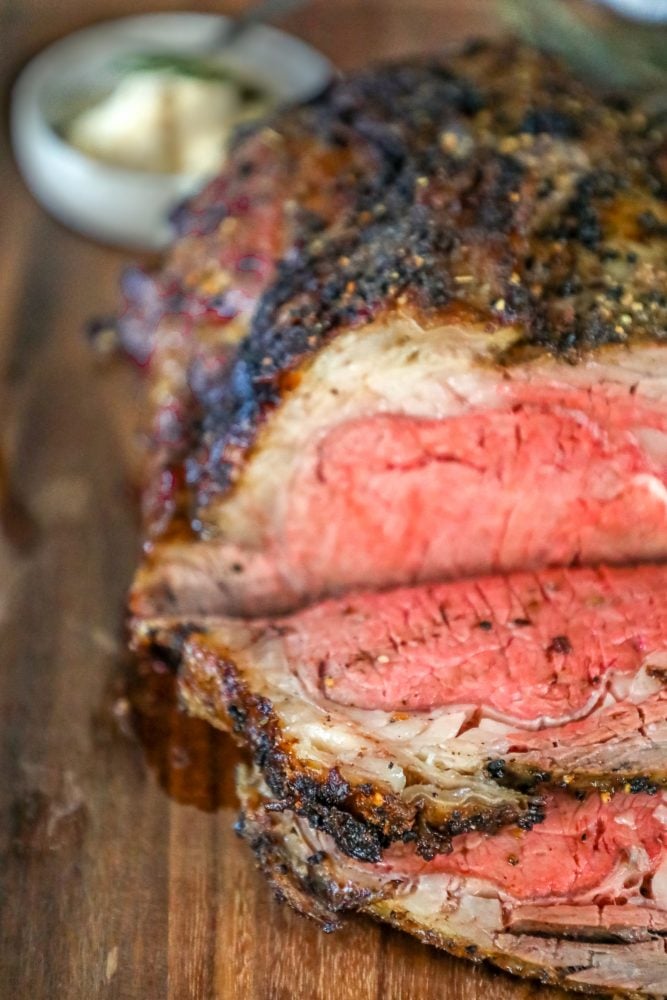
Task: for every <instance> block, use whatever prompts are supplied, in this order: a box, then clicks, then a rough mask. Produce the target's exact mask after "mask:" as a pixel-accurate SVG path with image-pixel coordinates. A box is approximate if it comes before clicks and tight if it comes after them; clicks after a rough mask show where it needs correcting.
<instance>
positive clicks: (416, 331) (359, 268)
mask: <svg viewBox="0 0 667 1000" xmlns="http://www.w3.org/2000/svg"><path fill="white" fill-rule="evenodd" d="M663 143H664V131H663V130H662V126H661V125H660V124H659V123H658V122H655V121H649V119H648V118H647V117H646V116H645V115H639V114H636V113H634V112H633V111H628V110H622V109H620V107H619V106H618V104H617V103H616V104H613V103H611V102H605V101H604V100H602V99H600V98H599V97H596V96H593V95H592V94H591V93H589V92H588V91H587V90H586V88H584V87H583V86H582V85H581V84H580V83H578V82H577V81H576V80H573V78H572V77H571V75H570V74H569V73H567V72H565V71H563V70H562V69H561V68H560V66H559V65H558V64H557V63H555V62H553V61H551V60H550V59H548V58H546V57H544V56H541V55H539V54H536V53H534V52H531V51H528V50H525V49H522V48H517V47H512V46H510V48H507V47H506V46H505V47H503V46H500V47H499V46H486V47H484V46H482V47H478V48H475V49H474V50H471V51H467V52H465V53H463V54H461V55H459V56H454V57H452V58H451V60H449V61H447V62H443V61H439V60H431V61H425V62H422V63H416V64H414V65H402V66H394V67H389V68H386V69H383V70H374V71H371V72H367V73H362V74H359V75H356V76H352V77H350V78H347V79H345V80H341V81H338V82H336V83H334V84H333V85H332V87H331V88H329V90H328V91H327V92H326V93H325V94H324V95H323V96H322V97H321V98H319V99H318V100H316V101H314V102H311V103H310V104H309V105H307V106H305V107H302V108H297V109H292V110H288V111H286V112H282V113H281V114H280V115H278V116H277V117H276V118H275V119H274V120H273V121H272V122H271V123H270V125H269V126H266V127H264V128H262V129H259V130H256V131H255V132H254V133H252V134H250V135H249V136H246V137H245V138H243V139H241V140H240V141H239V142H238V143H237V145H236V148H235V150H234V152H233V155H232V158H231V161H230V167H229V169H228V171H227V173H226V174H225V175H224V176H223V177H222V178H221V179H219V180H218V181H216V182H215V184H214V185H213V186H212V187H211V188H210V189H209V191H208V192H206V193H205V194H204V195H203V196H201V198H200V199H199V200H198V201H196V202H195V203H194V204H193V206H192V207H191V209H190V210H189V212H188V211H186V212H185V213H184V214H183V216H182V219H181V223H182V228H183V230H184V233H185V235H184V236H183V238H182V241H181V242H180V243H177V245H176V247H175V249H174V251H173V252H172V254H171V256H170V258H169V260H168V262H167V264H166V266H165V270H164V272H163V274H161V275H160V276H158V277H157V278H156V279H155V282H154V285H153V286H151V287H152V290H151V287H149V289H148V291H147V290H146V287H145V283H144V284H142V283H141V282H138V285H139V288H140V291H139V292H137V294H136V297H135V298H136V304H135V306H134V307H133V308H132V309H130V310H129V313H128V316H129V317H130V319H131V321H130V319H128V317H127V316H126V323H125V326H126V328H127V331H129V332H127V333H126V335H125V339H126V342H127V343H128V344H129V346H130V348H131V349H132V350H133V351H134V353H135V354H141V344H139V347H137V341H138V340H139V341H141V333H140V332H139V334H137V329H139V331H140V330H141V316H142V315H143V314H145V317H146V321H145V324H144V328H145V331H146V332H145V342H144V353H147V352H148V351H149V350H152V352H153V353H152V363H151V364H150V366H149V368H150V379H151V400H152V402H151V407H152V411H153V416H152V418H151V426H152V428H153V437H154V439H155V442H157V444H154V449H153V460H152V461H151V463H150V477H149V478H150V484H149V486H148V488H147V490H146V502H145V507H146V510H147V522H148V528H149V534H150V536H151V544H150V550H149V552H148V554H147V558H146V561H145V564H144V566H143V567H142V570H141V572H140V575H139V576H138V578H137V583H136V587H135V588H134V593H133V597H132V604H133V610H134V612H135V613H136V614H151V613H159V614H167V613H177V614H180V613H184V614H195V613H201V612H208V613H227V614H230V613H231V614H257V613H274V612H276V611H284V610H287V609H290V608H292V607H293V606H294V605H298V604H301V603H303V602H304V601H307V600H312V599H314V598H317V597H318V596H321V595H325V594H329V593H337V592H340V591H342V590H345V589H347V588H350V587H359V586H374V587H375V586H382V587H386V586H390V585H398V584H403V583H411V582H416V581H420V580H434V579H445V578H451V577H459V576H463V575H472V574H478V573H487V572H505V571H510V570H516V569H528V568H533V567H534V568H541V567H543V566H545V565H568V564H571V563H589V564H591V563H595V562H601V561H605V562H624V561H628V560H635V559H654V558H662V557H664V556H665V555H666V554H667V490H666V483H667V471H666V464H665V455H666V454H667V402H666V399H667V394H666V393H665V373H666V371H667V344H665V343H664V337H665V331H666V317H667V302H666V300H665V298H664V294H663V292H662V288H663V286H664V283H665V276H666V275H665V267H666V263H665V262H666V259H667V255H666V253H665V241H664V231H665V220H666V219H667V215H666V214H665V213H666V210H665V202H664V200H662V195H663V194H664V183H665V178H664V173H663V171H664V162H665V161H664V156H663V152H662V151H663V145H662V144H663ZM160 317H162V318H160ZM156 324H157V334H155V332H154V331H155V328H156Z"/></svg>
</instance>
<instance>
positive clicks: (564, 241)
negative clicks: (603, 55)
mask: <svg viewBox="0 0 667 1000" xmlns="http://www.w3.org/2000/svg"><path fill="white" fill-rule="evenodd" d="M501 70H502V71H501ZM270 126H271V127H270V130H269V131H270V135H271V136H272V137H273V141H274V143H275V145H276V149H277V152H276V154H275V155H276V156H284V155H285V154H284V150H283V151H282V152H281V151H280V150H281V147H282V145H284V144H285V143H286V144H288V145H289V147H290V149H291V150H292V155H294V150H295V149H298V148H299V143H300V144H301V148H302V151H303V152H304V153H305V151H307V150H308V149H310V148H311V147H314V146H316V147H317V148H318V149H321V148H322V146H324V147H330V148H331V150H339V151H341V152H342V154H343V155H344V154H345V153H346V152H349V151H350V150H352V151H353V153H350V154H349V155H348V156H347V158H346V159H345V158H344V161H343V162H344V164H345V168H344V169H341V173H340V176H338V177H334V178H333V179H332V178H331V177H327V178H326V179H323V181H322V191H323V192H324V193H323V195H322V197H321V198H320V205H319V208H318V209H317V210H314V209H312V208H310V209H309V210H307V211H301V212H299V211H298V210H297V211H296V212H295V207H294V204H293V202H292V200H291V199H290V198H289V197H285V191H284V186H283V188H281V196H282V197H283V198H284V199H285V209H284V212H283V223H282V225H283V226H284V227H285V228H286V229H289V238H286V239H285V240H283V256H282V257H281V258H280V259H279V260H278V262H277V267H276V270H275V273H274V276H273V278H272V280H271V281H270V282H269V284H268V287H267V288H266V289H265V290H264V293H263V295H262V296H261V298H260V301H259V304H258V306H257V308H256V310H255V312H254V316H253V318H252V322H251V326H250V331H249V333H248V334H247V336H246V337H245V338H244V339H243V340H242V341H241V343H240V345H239V348H238V351H237V354H236V358H235V361H234V363H233V364H232V365H231V366H226V367H225V369H224V372H222V373H221V372H220V371H218V370H215V366H213V373H212V374H211V376H210V377H207V374H206V373H203V374H202V373H201V372H198V373H197V375H196V378H194V379H193V391H194V395H195V398H196V406H197V411H198V415H197V420H196V426H195V428H194V438H195V439H196V441H197V446H196V447H195V449H194V452H193V453H192V454H191V456H190V457H189V459H188V461H187V466H186V467H187V476H188V481H189V483H190V487H191V488H192V489H193V490H194V493H195V503H194V506H195V507H196V508H198V509H201V508H202V507H203V506H205V505H206V504H207V502H208V501H210V500H211V499H212V498H213V497H215V496H216V495H220V494H222V493H224V492H225V491H226V490H228V489H229V488H230V486H231V485H232V484H233V482H234V481H235V479H236V478H237V477H238V475H239V473H240V469H241V467H242V465H243V462H244V460H245V458H246V456H247V454H248V452H249V449H251V447H252V445H253V443H254V441H255V439H256V436H257V433H258V431H259V428H260V427H261V425H262V423H263V421H264V420H265V419H266V418H267V416H268V414H269V413H270V411H271V410H272V409H273V408H275V407H276V406H278V405H279V404H280V401H281V399H282V398H283V396H284V395H285V393H286V392H288V391H289V389H290V387H291V385H292V384H293V377H294V373H295V372H297V370H298V369H299V367H301V366H304V365H306V364H307V363H308V361H309V359H310V358H312V357H313V356H314V355H315V354H316V353H317V351H318V350H320V349H321V348H322V347H323V346H324V345H325V344H326V343H327V342H328V341H329V340H330V339H331V338H332V337H334V336H336V335H337V334H338V333H340V332H341V331H343V330H346V329H350V328H354V327H359V328H360V327H363V326H364V325H365V324H367V323H368V322H370V321H371V320H372V319H375V318H378V317H381V316H382V315H387V316H390V314H391V312H392V311H393V310H402V311H406V310H407V311H412V312H413V313H416V314H417V315H418V317H419V319H420V321H422V322H425V323H437V322H438V320H442V318H443V316H445V315H452V314H454V315H455V316H462V317H463V321H462V324H461V325H462V329H463V328H464V326H465V321H466V319H467V320H470V319H471V318H475V317H477V318H479V319H482V320H483V321H485V322H487V323H488V324H489V329H490V330H493V329H496V328H500V327H503V326H506V325H510V324H511V325H513V326H516V327H518V328H519V330H520V331H521V335H520V339H519V342H518V344H517V345H515V346H514V347H513V348H512V349H511V351H510V352H509V353H508V354H507V355H505V356H500V357H499V358H498V359H497V360H498V362H499V363H502V364H513V363H515V362H517V361H519V360H523V359H524V358H526V357H527V356H532V354H534V353H535V352H537V353H539V352H549V353H550V354H552V355H554V356H556V357H559V358H561V359H563V360H564V361H565V362H569V363H576V362H577V361H578V360H579V359H581V358H582V357H583V356H585V355H586V354H587V353H589V352H590V351H594V350H597V349H599V348H602V347H604V346H605V345H609V344H626V343H628V342H631V341H635V340H642V339H648V340H662V339H664V338H665V336H666V331H667V295H666V294H665V291H664V288H665V278H667V248H666V244H665V223H666V221H667V204H666V202H665V198H666V191H667V184H666V181H667V138H666V136H667V131H666V126H665V121H664V120H662V121H660V120H658V119H656V118H653V119H651V118H649V117H648V116H647V115H646V114H644V113H643V112H641V111H639V110H637V109H633V108H629V107H628V106H627V102H619V101H614V100H611V99H604V98H602V97H600V96H597V95H594V94H592V93H591V92H590V91H589V90H588V89H587V87H585V86H584V85H583V84H582V83H580V82H579V81H577V80H576V79H573V78H572V77H571V75H570V74H569V72H567V71H566V70H564V69H563V67H562V66H561V65H560V64H559V63H558V62H557V61H555V60H553V59H551V58H549V57H547V56H544V55H541V54H539V53H536V52H534V51H532V50H529V49H526V48H523V47H521V46H519V45H517V44H516V43H509V44H501V45H498V44H488V45H484V44H478V45H475V46H469V47H468V48H467V49H466V50H464V51H463V52H462V53H460V54H458V55H456V56H452V57H451V58H449V59H447V60H444V59H442V60H441V59H435V60H434V59H430V60H426V61H421V62H416V63H411V64H399V65H394V66H388V67H384V68H379V69H375V70H372V71H367V72H363V73H358V74H355V75H352V76H349V77H347V78H343V79H341V80H338V81H336V82H335V83H334V84H333V85H332V86H331V87H330V88H329V89H328V90H327V91H326V92H325V93H324V94H323V95H322V96H321V97H319V98H318V99H316V100H314V101H311V102H310V103H309V104H307V105H305V106H302V107H299V108H296V109H292V110H289V111H286V112H283V113H281V114H280V115H278V116H277V117H276V118H275V119H274V120H273V121H272V122H271V123H270ZM256 140H257V134H256V133H255V134H251V135H250V136H246V137H245V138H243V139H241V140H240V141H239V143H238V144H237V148H236V150H235V152H234V156H233V164H234V165H233V166H232V168H231V169H232V170H235V171H236V176H235V182H236V184H235V187H234V190H235V196H236V198H237V199H238V197H239V194H238V191H239V175H240V173H241V166H240V165H241V164H243V163H244V162H245V161H244V157H243V149H244V144H245V143H253V142H256ZM242 180H243V178H242V177H241V181H242ZM316 181H317V178H313V182H314V183H315V182H316ZM247 183H248V185H249V191H252V186H251V185H252V184H253V183H255V181H254V179H253V177H252V174H251V176H250V177H249V178H248V181H247ZM299 184H300V185H303V177H302V176H301V177H300V178H299ZM241 189H242V184H241ZM299 190H300V188H299ZM265 195H266V192H265ZM323 202H324V204H323ZM334 203H335V204H336V205H337V206H338V210H337V211H332V210H327V206H329V209H330V206H331V205H332V204H334ZM219 239H220V241H221V243H222V241H223V237H222V236H220V237H219ZM205 306H206V301H205V296H204V300H203V305H202V308H204V307H205ZM462 335H464V334H462Z"/></svg>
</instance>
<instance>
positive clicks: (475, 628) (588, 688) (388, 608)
mask: <svg viewBox="0 0 667 1000" xmlns="http://www.w3.org/2000/svg"><path fill="white" fill-rule="evenodd" d="M666 586H667V567H665V566H655V565H646V566H642V567H634V568H633V567H617V568H608V567H607V568H599V569H593V568H580V569H560V570H559V569H553V570H545V571H543V572H541V573H519V574H512V575H508V576H493V577H481V578H479V579H477V580H459V581H456V582H452V583H446V584H440V585H437V586H422V587H414V588H402V589H399V590H395V591H392V592H388V593H365V594H358V595H352V596H348V597H346V598H340V599H336V600H330V601H326V602H324V603H322V604H319V605H316V606H314V607H312V608H310V609H307V610H306V611H303V612H300V613H298V614H296V615H293V616H292V617H290V618H288V619H285V621H286V622H288V623H289V626H290V628H289V632H288V634H287V636H286V638H285V643H286V646H287V653H288V657H289V659H290V661H291V662H293V663H295V664H297V665H298V667H297V669H298V670H299V672H300V673H301V674H302V676H303V677H304V679H305V680H307V681H308V683H309V684H310V685H315V684H316V685H318V686H319V688H320V691H321V695H322V697H323V698H325V699H328V700H329V701H333V702H336V703H337V704H342V705H348V706H355V707H357V708H364V709H383V710H385V711H389V712H392V711H399V712H400V711H401V710H408V711H410V710H430V709H434V708H437V707H441V706H447V705H462V704H463V705H473V706H476V707H477V708H479V710H480V711H481V712H482V714H484V715H488V716H491V717H494V718H497V719H502V720H505V721H508V722H512V721H515V722H517V723H518V724H529V725H530V724H550V725H556V724H559V723H565V722H568V721H570V720H572V719H575V718H577V717H581V716H583V715H584V714H586V713H587V712H589V711H590V710H591V708H592V707H593V706H594V705H596V704H599V703H600V702H601V701H602V699H603V698H604V697H605V695H613V694H614V693H617V694H618V695H619V696H620V697H624V696H626V695H627V686H624V685H623V682H622V678H624V677H628V676H634V675H636V674H637V673H638V671H640V669H641V668H642V666H644V667H645V669H647V670H649V672H650V670H651V669H652V657H653V658H654V659H655V660H656V663H657V664H658V666H657V669H658V670H662V669H664V668H663V667H662V665H661V664H662V663H663V662H664V660H663V659H661V657H660V652H661V651H662V650H664V649H665V648H667V606H665V602H664V597H663V595H664V593H665V588H666Z"/></svg>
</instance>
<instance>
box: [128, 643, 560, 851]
mask: <svg viewBox="0 0 667 1000" xmlns="http://www.w3.org/2000/svg"><path fill="white" fill-rule="evenodd" d="M197 631H198V629H197V628H196V626H194V625H191V624H186V625H184V627H183V629H182V630H181V631H180V632H179V631H177V632H171V633H170V632H169V631H167V630H163V629H160V628H159V627H158V628H153V627H151V626H148V627H146V626H140V628H139V630H138V631H137V632H135V635H134V639H133V644H134V650H135V652H137V653H139V655H140V656H148V657H153V658H157V659H158V660H160V662H162V663H165V662H166V663H171V664H172V665H174V664H176V665H178V666H177V669H178V670H179V674H178V678H179V682H178V684H179V693H180V695H181V697H182V699H183V701H184V703H185V706H186V708H187V709H188V711H189V712H190V714H192V715H195V716H198V717H199V718H203V719H205V720H206V721H207V722H209V723H210V724H211V725H213V726H216V727H217V728H224V729H228V730H229V731H230V732H231V733H232V735H233V736H234V738H235V740H236V741H237V742H238V744H239V746H241V747H242V748H243V749H246V750H248V751H249V753H250V755H251V757H252V760H253V762H254V764H255V765H256V767H257V768H259V770H260V771H261V773H262V776H263V778H264V780H265V781H266V783H267V785H268V786H269V788H270V790H271V793H272V795H273V796H274V798H275V802H274V805H273V806H272V808H278V809H290V810H292V811H294V812H295V813H296V814H297V815H299V816H303V817H305V818H306V819H307V820H308V822H309V823H310V825H311V826H312V827H313V828H314V829H316V830H322V831H324V832H325V833H328V834H329V835H330V836H331V837H333V839H334V840H335V842H336V844H337V845H338V847H339V848H340V849H341V851H343V852H344V853H345V854H348V855H349V856H350V857H353V858H356V859H357V860H360V861H369V862H373V861H379V860H380V859H381V857H382V853H383V851H384V850H385V848H387V847H388V846H389V845H390V844H391V843H392V842H394V841H403V842H406V843H407V842H410V843H414V845H415V849H416V851H417V852H418V853H419V854H420V855H421V856H422V857H424V858H427V859H428V858H432V857H434V856H435V855H436V854H439V853H443V852H448V851H450V850H451V841H452V839H453V838H454V837H456V836H458V835H459V834H462V833H468V832H470V831H472V830H478V831H487V832H490V833H495V832H496V831H497V830H499V829H501V828H502V827H504V826H507V825H508V824H512V823H515V824H517V825H518V826H520V827H521V828H523V829H530V828H531V827H532V826H533V825H534V824H535V823H539V822H541V821H542V819H543V818H544V810H543V806H542V800H541V798H539V797H537V796H532V797H528V796H518V797H517V799H516V801H515V802H507V801H506V800H499V801H498V802H496V803H494V802H493V801H491V800H490V801H489V803H488V805H486V804H485V805H481V804H480V803H479V802H478V803H475V804H471V805H469V806H467V807H466V808H459V809H452V808H451V807H448V806H446V805H445V804H444V803H443V804H442V805H441V806H440V807H436V806H435V804H434V803H433V802H432V801H423V800H420V799H418V798H415V799H414V800H412V801H410V802H406V801H405V800H404V799H402V798H401V796H400V795H397V794H396V793H394V792H392V791H390V790H388V789H386V788H384V787H383V788H382V789H381V790H380V786H379V785H373V784H371V783H369V782H356V783H355V782H351V781H347V780H345V779H344V778H343V777H342V775H341V773H340V771H339V769H338V768H337V767H332V768H327V767H326V766H322V765H317V764H315V763H314V762H313V763H309V764H308V763H306V762H304V761H303V760H302V759H301V758H300V757H299V756H298V755H297V754H296V753H294V752H293V750H292V742H293V741H292V740H290V738H289V737H288V736H287V735H286V734H285V733H284V732H283V729H282V726H281V722H280V718H279V716H278V714H277V713H276V711H275V710H274V707H273V705H272V703H271V701H270V700H269V699H268V698H265V697H263V696H261V695H258V694H255V693H254V692H253V691H251V690H250V689H249V687H248V685H247V683H246V682H245V680H244V679H243V677H242V676H241V673H240V671H239V668H238V667H237V665H236V664H235V662H234V659H233V657H232V656H231V654H227V655H225V651H224V650H222V649H220V650H217V651H216V652H215V653H212V652H210V651H209V650H203V649H201V648H196V647H192V646H191V647H189V650H188V655H187V657H185V663H182V662H181V663H180V664H179V660H180V656H181V653H182V651H183V643H184V642H186V641H188V638H189V637H191V636H193V635H195V634H196V632H197Z"/></svg>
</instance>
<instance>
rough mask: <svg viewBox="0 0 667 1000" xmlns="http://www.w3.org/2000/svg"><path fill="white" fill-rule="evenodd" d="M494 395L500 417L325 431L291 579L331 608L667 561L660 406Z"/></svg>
mask: <svg viewBox="0 0 667 1000" xmlns="http://www.w3.org/2000/svg"><path fill="white" fill-rule="evenodd" d="M495 391H496V397H495V403H494V408H493V409H484V410H480V409H479V408H476V409H475V408H471V407H470V406H469V405H466V406H463V407H461V408H462V409H463V410H464V412H460V413H459V414H458V415H452V416H449V417H447V418H446V419H442V420H433V419H424V418H419V417H412V416H405V415H399V414H390V413H389V414H375V415H373V416H368V417H366V418H360V419H356V420H351V421H348V422H343V423H342V424H339V425H337V426H335V427H334V428H333V429H330V430H329V431H328V432H327V433H326V434H325V435H324V436H323V437H322V438H321V439H319V441H318V442H317V444H316V446H314V447H313V448H312V449H311V452H310V453H309V454H308V455H307V456H306V457H305V458H304V460H303V461H302V462H301V463H300V466H299V469H298V471H297V473H296V474H295V477H294V479H293V481H292V483H291V487H290V491H289V495H290V502H289V510H288V516H287V517H286V519H285V523H284V528H283V529H282V535H281V540H280V562H281V563H282V565H284V566H286V567H288V571H287V573H286V576H287V578H288V579H296V580H299V581H301V589H303V590H304V591H305V592H308V593H325V592H327V591H328V592H332V590H334V591H335V590H339V591H340V590H343V589H345V588H346V587H349V586H385V587H386V586H390V585H394V584H403V583H406V582H407V583H409V582H416V581H420V580H429V579H453V578H457V577H461V576H472V575H477V574H480V573H494V572H508V571H512V570H515V569H529V568H538V567H543V566H547V565H561V566H567V565H571V564H577V563H581V564H588V565H591V564H595V563H598V562H612V563H622V562H627V561H636V560H640V559H651V558H659V557H663V556H665V555H667V492H666V491H665V488H664V487H665V483H666V482H667V436H665V431H666V430H667V420H666V419H665V415H664V413H662V412H660V411H659V409H658V407H657V404H655V403H654V402H652V401H651V400H648V399H646V398H644V399H639V398H638V396H637V395H635V394H633V391H632V386H626V387H614V388H612V387H610V385H609V384H603V383H600V384H599V385H596V386H593V387H589V388H585V389H584V388H578V387H574V388H572V387H567V386H557V387H554V386H550V385H541V386H540V385H533V384H521V385H511V386H510V387H502V386H501V388H500V389H497V388H496V390H495ZM466 410H467V412H465V411H466ZM323 581H324V583H323Z"/></svg>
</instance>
